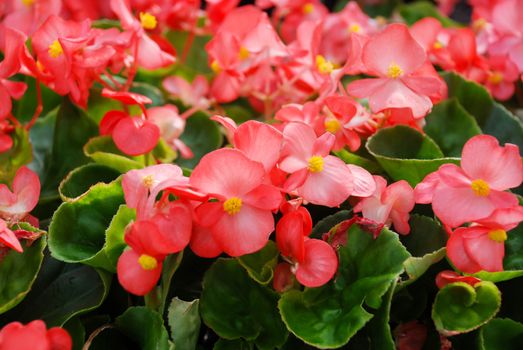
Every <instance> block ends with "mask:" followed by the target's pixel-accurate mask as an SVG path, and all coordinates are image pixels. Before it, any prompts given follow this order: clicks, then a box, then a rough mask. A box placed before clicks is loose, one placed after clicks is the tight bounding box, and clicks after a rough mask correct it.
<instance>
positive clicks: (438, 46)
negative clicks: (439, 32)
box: [432, 41, 443, 50]
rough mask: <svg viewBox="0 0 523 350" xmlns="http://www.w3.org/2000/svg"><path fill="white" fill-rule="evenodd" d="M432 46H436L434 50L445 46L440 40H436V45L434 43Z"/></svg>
mask: <svg viewBox="0 0 523 350" xmlns="http://www.w3.org/2000/svg"><path fill="white" fill-rule="evenodd" d="M432 47H433V48H434V50H440V49H442V48H443V44H442V43H441V42H439V41H436V42H435V43H434V45H432Z"/></svg>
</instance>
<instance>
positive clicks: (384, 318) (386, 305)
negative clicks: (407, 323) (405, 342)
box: [367, 281, 396, 350]
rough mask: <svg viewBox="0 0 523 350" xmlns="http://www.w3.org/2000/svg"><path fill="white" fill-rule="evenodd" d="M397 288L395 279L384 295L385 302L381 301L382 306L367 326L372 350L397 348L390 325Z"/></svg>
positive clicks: (392, 349)
mask: <svg viewBox="0 0 523 350" xmlns="http://www.w3.org/2000/svg"><path fill="white" fill-rule="evenodd" d="M395 288H396V282H395V281H394V282H393V283H392V284H391V286H390V288H389V290H388V291H387V294H385V295H384V296H383V302H382V303H381V306H380V308H379V309H378V311H377V312H376V314H375V316H374V318H373V319H372V320H371V321H370V322H369V324H368V326H367V328H368V332H369V335H370V339H371V349H372V350H395V349H396V346H395V344H394V339H393V338H392V333H391V331H390V325H389V319H390V307H391V303H392V297H393V296H394V289H395Z"/></svg>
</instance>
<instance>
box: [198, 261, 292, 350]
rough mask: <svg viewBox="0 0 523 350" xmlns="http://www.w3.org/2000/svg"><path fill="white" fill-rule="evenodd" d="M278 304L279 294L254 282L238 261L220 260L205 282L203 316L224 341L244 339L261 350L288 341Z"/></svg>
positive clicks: (212, 267) (201, 303)
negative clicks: (252, 342)
mask: <svg viewBox="0 0 523 350" xmlns="http://www.w3.org/2000/svg"><path fill="white" fill-rule="evenodd" d="M277 301H278V296H277V294H276V293H275V292H274V291H272V290H270V289H268V288H267V287H264V286H261V285H259V284H258V283H256V282H255V281H254V280H252V279H251V278H250V277H249V275H248V274H247V272H246V271H245V269H244V268H243V267H241V265H240V264H239V263H238V262H237V261H236V260H232V259H219V260H217V261H216V262H215V263H214V264H213V265H212V266H211V268H210V269H209V270H208V271H207V273H206V274H205V277H204V279H203V292H202V295H201V299H200V313H201V316H202V319H203V321H204V322H205V324H206V325H207V326H209V327H210V328H211V329H212V330H213V331H215V332H216V333H217V334H218V335H219V336H221V337H223V338H225V339H230V340H234V339H239V338H243V339H245V340H249V341H254V342H255V343H256V346H257V347H258V348H259V349H273V348H275V347H278V346H281V345H283V343H284V342H285V339H286V338H287V330H286V329H285V325H284V324H283V322H282V321H281V318H280V314H279V313H278V309H277V306H276V304H277Z"/></svg>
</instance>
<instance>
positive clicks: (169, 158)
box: [152, 138, 176, 163]
mask: <svg viewBox="0 0 523 350" xmlns="http://www.w3.org/2000/svg"><path fill="white" fill-rule="evenodd" d="M152 155H153V157H154V158H155V159H156V160H157V161H159V162H161V163H172V162H173V161H174V160H175V159H176V151H175V150H173V149H172V148H171V147H170V146H169V145H168V144H167V143H166V142H165V141H164V140H163V139H162V138H161V139H160V140H159V141H158V144H157V145H156V147H154V148H153V150H152Z"/></svg>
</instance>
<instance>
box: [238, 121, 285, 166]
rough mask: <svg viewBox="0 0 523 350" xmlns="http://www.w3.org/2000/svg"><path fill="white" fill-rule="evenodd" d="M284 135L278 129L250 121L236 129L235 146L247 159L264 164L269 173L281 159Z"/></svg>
mask: <svg viewBox="0 0 523 350" xmlns="http://www.w3.org/2000/svg"><path fill="white" fill-rule="evenodd" d="M282 142H283V135H282V133H281V132H280V131H278V130H277V129H276V128H274V127H272V126H270V125H268V124H265V123H260V122H258V121H254V120H249V121H247V122H245V123H243V124H242V125H240V126H239V127H238V129H236V133H235V135H234V145H235V147H236V148H238V149H239V150H242V151H243V152H244V153H245V155H246V156H247V157H249V158H250V159H252V160H255V161H257V162H260V163H262V164H263V167H264V168H265V171H266V172H269V171H270V170H271V169H272V168H273V167H274V166H275V165H276V162H277V161H278V159H279V157H280V150H281V146H282Z"/></svg>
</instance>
